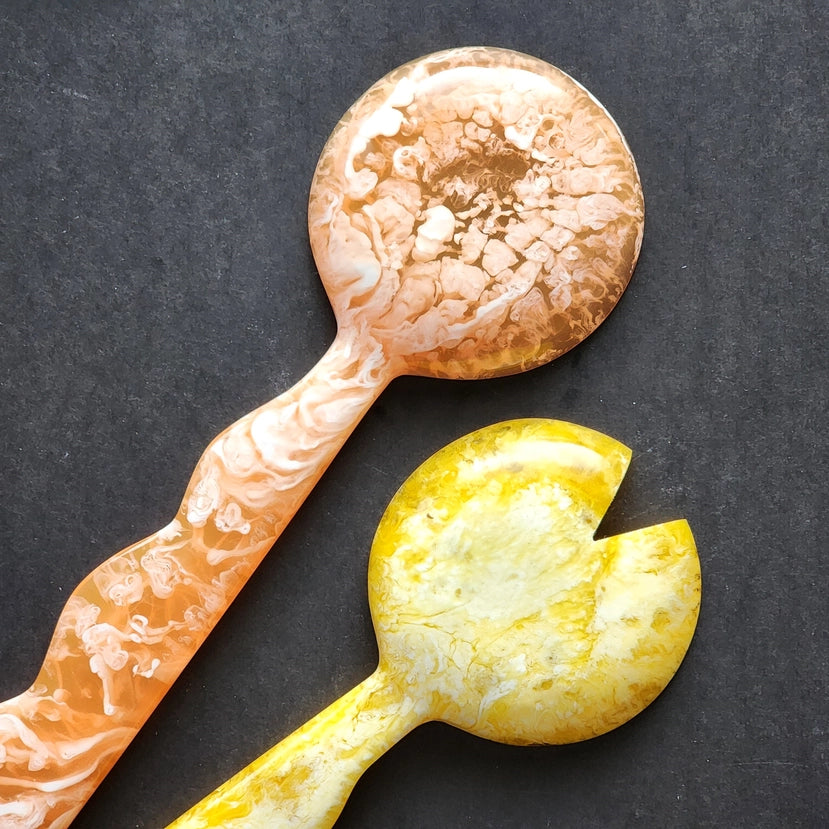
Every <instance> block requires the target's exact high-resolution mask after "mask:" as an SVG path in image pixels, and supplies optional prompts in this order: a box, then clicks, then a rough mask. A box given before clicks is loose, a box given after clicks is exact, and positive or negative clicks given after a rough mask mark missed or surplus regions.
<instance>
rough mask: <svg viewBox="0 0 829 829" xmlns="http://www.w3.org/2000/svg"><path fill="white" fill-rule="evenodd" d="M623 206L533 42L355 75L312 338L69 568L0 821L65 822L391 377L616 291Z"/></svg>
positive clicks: (608, 156)
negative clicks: (99, 545) (272, 392)
mask: <svg viewBox="0 0 829 829" xmlns="http://www.w3.org/2000/svg"><path fill="white" fill-rule="evenodd" d="M642 220H643V205H642V194H641V188H640V184H639V178H638V175H637V172H636V167H635V164H634V162H633V159H632V157H631V155H630V152H629V150H628V147H627V145H626V143H625V141H624V139H623V137H622V136H621V134H620V133H619V130H618V128H617V127H616V125H615V124H614V122H613V120H612V119H611V118H610V116H609V115H608V114H607V113H606V112H605V110H604V109H603V108H602V107H601V106H600V105H599V104H598V103H597V102H596V100H595V99H594V98H592V97H591V96H590V94H589V93H588V92H586V91H585V90H584V89H583V88H582V87H581V86H579V85H578V84H577V83H576V82H575V81H573V80H572V79H571V78H570V77H568V76H567V75H565V74H564V73H563V72H561V71H560V70H558V69H556V68H555V67H553V66H550V65H549V64H547V63H544V62H543V61H540V60H537V59H535V58H531V57H528V56H526V55H521V54H518V53H515V52H511V51H506V50H502V49H490V48H462V49H456V50H452V51H448V52H441V53H438V54H435V55H430V56H427V57H425V58H423V59H421V60H418V61H414V62H413V63H409V64H406V65H405V66H403V67H401V68H399V69H397V70H395V71H393V72H392V73H390V74H389V75H387V76H386V77H385V78H383V79H382V80H381V81H379V82H378V83H377V84H375V85H374V86H373V87H372V88H371V89H369V91H368V92H366V93H365V95H363V97H362V98H360V100H358V101H357V103H355V104H354V106H353V107H352V108H351V109H350V110H349V111H348V112H347V113H346V115H345V116H344V117H343V119H342V120H341V121H340V123H339V124H338V125H337V127H336V128H335V130H334V132H333V134H332V135H331V138H330V139H329V141H328V143H327V144H326V146H325V148H324V149H323V152H322V155H321V158H320V161H319V164H318V167H317V170H316V173H315V176H314V181H313V184H312V188H311V196H310V205H309V231H310V238H311V246H312V249H313V252H314V256H315V259H316V262H317V265H318V268H319V271H320V275H321V277H322V280H323V282H324V284H325V288H326V291H327V293H328V296H329V298H330V300H331V303H332V305H333V307H334V311H335V314H336V317H337V325H338V332H337V336H336V339H335V341H334V343H333V345H332V346H331V348H330V349H329V350H328V352H327V353H326V354H325V355H324V356H323V358H322V359H321V360H320V362H319V363H318V364H317V366H316V367H315V368H314V369H313V370H312V371H311V372H310V373H309V374H308V375H307V376H306V377H305V378H304V379H303V380H301V381H300V382H299V383H298V384H297V385H296V386H294V387H293V388H291V389H289V390H288V391H287V392H285V393H284V394H282V395H281V396H279V397H277V398H276V399H275V400H272V401H271V402H269V403H266V404H265V405H264V406H262V407H260V408H259V409H257V410H255V411H253V412H251V413H250V414H248V415H246V416H245V417H243V418H242V419H241V420H239V421H237V422H236V423H235V424H233V425H232V426H230V427H229V428H228V429H226V430H225V431H224V432H223V433H222V434H220V435H219V436H218V437H217V438H216V439H215V440H214V441H213V442H212V443H211V444H210V445H209V446H208V447H207V449H206V450H205V452H204V454H203V456H202V457H201V459H200V460H199V463H198V465H197V467H196V470H195V472H194V474H193V477H192V479H191V481H190V483H189V485H188V487H187V490H186V492H185V494H184V499H183V502H182V504H181V507H180V509H179V511H178V513H177V514H176V517H175V518H174V519H173V521H172V522H171V523H170V524H168V525H167V526H166V527H164V528H163V529H162V530H160V531H158V532H157V533H155V534H154V535H152V536H150V537H148V538H146V539H144V540H143V541H140V542H138V543H136V544H134V545H132V546H131V547H128V548H127V549H125V550H123V551H121V552H120V553H118V554H116V555H115V556H113V557H112V558H110V559H109V560H108V561H107V562H105V563H104V564H102V565H100V566H99V567H97V568H96V569H95V570H94V571H93V572H92V573H90V575H89V576H87V577H86V578H85V579H84V580H83V582H82V583H81V584H80V585H79V586H78V587H77V588H76V590H75V591H74V593H73V594H72V596H71V597H70V599H69V601H68V602H67V604H66V607H65V608H64V610H63V612H62V614H61V616H60V618H59V620H58V623H57V627H56V630H55V633H54V637H53V639H52V642H51V645H50V646H49V650H48V652H47V654H46V658H45V661H44V664H43V667H42V668H41V670H40V672H39V674H38V676H37V678H36V679H35V682H34V683H33V684H32V686H31V687H30V688H29V690H28V691H26V692H24V693H23V694H21V695H19V696H17V697H14V698H13V699H11V700H8V701H7V702H5V703H2V704H0V824H2V825H3V826H4V827H7V826H8V827H26V829H34V827H38V826H44V825H48V826H52V827H65V826H68V825H69V823H70V822H71V820H72V819H73V817H74V816H75V815H76V814H77V812H78V811H79V810H80V808H81V807H82V806H83V804H84V803H85V802H86V800H87V799H88V798H89V796H90V795H91V794H92V792H93V791H94V789H95V787H96V786H97V785H98V783H99V782H100V781H101V779H102V778H103V777H104V775H105V774H106V773H107V771H109V769H110V768H111V767H112V765H113V764H114V763H115V761H116V760H117V758H118V757H119V756H120V754H121V753H122V752H123V750H124V749H125V748H126V746H127V745H128V744H129V742H130V740H131V739H132V738H133V736H134V735H135V733H136V732H137V730H138V729H139V728H140V727H141V725H142V724H143V723H144V722H145V721H146V719H147V717H148V716H149V715H150V714H151V713H152V711H153V709H154V708H155V706H156V705H157V704H158V702H159V700H160V699H161V697H162V696H163V695H164V694H165V692H166V691H167V690H168V689H169V687H170V686H171V685H172V683H173V682H174V681H175V679H176V677H177V676H178V675H179V674H180V673H181V671H182V669H183V668H184V666H185V665H186V664H187V662H188V661H189V660H190V658H191V657H192V656H193V654H194V653H195V652H196V650H197V649H198V647H199V645H201V643H202V642H203V641H204V639H205V637H206V636H207V634H208V633H209V632H210V630H211V629H212V628H213V626H214V625H215V624H216V622H217V621H218V620H219V618H220V617H221V615H222V613H223V612H224V611H225V610H226V609H227V607H228V606H229V605H230V603H231V602H232V601H233V599H234V597H235V596H236V594H237V593H238V592H239V590H240V589H241V587H242V586H243V585H244V583H245V581H246V580H247V578H248V577H249V576H250V574H251V573H252V572H253V570H254V569H255V568H256V566H257V564H259V562H260V561H261V560H262V558H263V556H264V555H265V553H266V552H267V551H268V550H269V549H270V547H271V546H272V545H273V543H274V541H275V540H276V538H277V537H278V536H279V534H280V532H281V531H282V529H283V528H284V527H285V525H286V524H287V523H288V521H289V520H290V519H291V517H292V516H293V515H294V513H295V512H296V510H297V508H298V507H299V505H300V504H301V503H302V501H303V500H304V499H305V497H306V496H307V495H308V493H309V492H310V490H311V489H312V488H313V486H314V484H315V483H316V482H317V480H319V478H320V476H321V475H322V473H323V472H324V470H325V469H326V467H327V466H328V464H329V463H330V462H331V460H332V459H333V457H334V456H335V454H336V453H337V451H338V450H339V448H340V446H342V444H343V443H344V441H345V440H346V438H347V437H348V435H349V434H350V433H351V431H352V430H353V429H354V427H355V426H356V425H357V423H358V422H359V420H360V418H361V417H362V416H363V415H364V414H365V412H366V411H367V410H368V408H369V407H370V406H371V404H372V402H373V401H374V400H375V398H376V397H377V396H378V395H379V393H380V392H381V391H382V390H383V388H385V386H386V385H387V384H388V383H389V381H390V380H392V379H393V378H394V377H396V376H398V375H401V374H418V375H426V376H434V377H455V378H481V377H494V376H499V375H504V374H510V373H514V372H518V371H523V370H525V369H528V368H532V367H534V366H538V365H541V364H543V363H546V362H548V361H549V360H551V359H553V358H554V357H556V356H558V355H560V354H562V353H563V352H565V351H567V350H568V349H570V348H572V347H573V346H574V345H576V344H577V343H578V342H580V341H581V340H582V339H583V338H584V337H586V336H587V335H588V334H589V333H590V332H591V331H593V330H594V329H595V328H596V326H597V325H599V324H600V323H601V322H602V320H604V318H605V317H606V316H607V314H608V313H609V312H610V311H611V309H612V308H613V306H614V305H615V303H616V301H617V300H618V299H619V297H620V296H621V294H622V292H623V290H624V289H625V287H626V285H627V283H628V280H629V279H630V276H631V273H632V271H633V267H634V265H635V262H636V258H637V255H638V252H639V246H640V243H641V239H642Z"/></svg>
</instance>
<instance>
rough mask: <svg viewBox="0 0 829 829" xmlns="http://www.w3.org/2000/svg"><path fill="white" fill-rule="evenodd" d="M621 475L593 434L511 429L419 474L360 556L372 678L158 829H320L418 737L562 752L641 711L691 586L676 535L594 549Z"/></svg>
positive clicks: (692, 606)
mask: <svg viewBox="0 0 829 829" xmlns="http://www.w3.org/2000/svg"><path fill="white" fill-rule="evenodd" d="M629 460H630V451H629V450H628V449H627V448H626V447H624V446H622V445H621V444H619V443H617V442H616V441H614V440H612V439H611V438H609V437H606V436H605V435H602V434H599V433H598V432H594V431H591V430H590V429H586V428H583V427H580V426H575V425H573V424H569V423H562V422H559V421H552V420H519V421H512V422H508V423H502V424H497V425H495V426H490V427H488V428H485V429H481V430H479V431H478V432H474V433H473V434H471V435H467V436H466V437H464V438H461V439H460V440H458V441H456V442H454V443H452V444H450V445H449V446H448V447H446V448H444V449H442V450H441V451H440V452H438V453H437V454H436V455H434V456H433V457H432V458H430V459H429V460H428V461H426V463H424V464H423V465H422V466H421V467H420V468H419V469H418V470H417V471H416V472H415V473H414V474H413V475H412V476H411V477H410V478H409V479H408V480H407V481H406V482H405V483H404V485H403V486H402V487H401V489H400V490H399V491H398V493H397V494H396V495H395V497H394V498H393V500H392V501H391V503H390V504H389V506H388V508H387V510H386V512H385V514H384V515H383V518H382V520H381V521H380V525H379V528H378V530H377V534H376V535H375V538H374V543H373V545H372V549H371V557H370V561H369V576H368V587H369V602H370V605H371V614H372V619H373V621H374V628H375V632H376V635H377V641H378V645H379V651H380V661H379V665H378V668H377V670H376V671H375V672H374V673H373V674H372V675H371V676H370V677H369V678H368V679H366V680H365V681H364V682H362V683H361V684H360V685H358V686H357V687H356V688H355V689H354V690H352V691H350V692H349V693H347V694H346V695H345V696H344V697H342V698H341V699H339V700H338V701H336V702H335V703H333V705H331V706H330V707H328V708H327V709H326V710H325V711H323V712H322V713H321V714H319V715H318V716H316V717H315V718H314V719H312V720H311V721H310V722H308V723H307V724H306V725H304V726H302V727H301V728H300V729H299V730H297V731H296V732H294V733H293V734H291V735H290V736H289V737H287V738H285V739H284V740H283V741H282V742H281V743H279V744H278V745H277V746H276V747H275V748H273V749H271V750H270V751H269V752H267V753H266V754H264V755H262V756H261V757H260V758H259V759H258V760H255V761H254V762H253V763H252V764H251V765H250V766H249V767H248V768H246V769H245V770H243V771H242V772H240V773H239V774H238V775H237V776H236V777H234V778H232V779H231V780H229V781H228V782H227V783H225V784H223V785H222V786H220V787H219V788H218V789H216V791H215V792H213V794H211V795H208V797H206V798H205V799H204V800H203V801H201V802H200V803H199V804H197V805H196V806H194V807H193V809H191V810H190V811H189V812H187V813H186V814H185V815H183V816H182V817H181V818H179V819H178V820H177V821H175V822H174V823H173V824H171V825H170V827H169V829H207V827H223V828H224V829H279V827H306V829H323V827H330V826H332V825H333V824H334V822H335V821H336V819H337V816H338V815H339V814H340V811H341V810H342V808H343V806H344V804H345V801H346V799H347V798H348V795H349V793H350V792H351V790H352V789H353V787H354V785H355V784H356V782H357V780H358V779H359V777H360V775H361V774H362V773H363V771H365V769H366V768H367V767H368V766H369V765H370V764H371V763H372V762H374V761H375V760H376V759H377V758H378V757H379V756H380V755H381V754H382V753H383V752H385V751H386V750H387V749H389V748H390V747H391V746H392V745H393V744H394V743H395V742H397V740H399V739H400V738H402V737H403V736H405V735H406V734H407V733H408V732H409V731H410V730H411V729H412V728H414V727H415V726H417V725H420V724H421V723H424V722H427V721H429V720H441V721H443V722H447V723H450V724H452V725H455V726H457V727H458V728H462V729H464V730H466V731H470V732H472V733H473V734H477V735H479V736H481V737H486V738H489V739H492V740H498V741H500V742H505V743H514V744H528V743H570V742H575V741H578V740H584V739H587V738H590V737H594V736H596V735H598V734H602V733H604V732H606V731H608V730H610V729H612V728H615V727H616V726H618V725H621V724H622V723H624V722H626V721H627V720H629V719H630V718H631V717H633V716H634V715H635V714H637V713H638V712H639V711H641V710H642V709H643V708H644V707H645V706H646V705H648V704H649V703H650V702H651V701H652V700H653V699H654V698H655V697H656V696H657V695H658V694H659V693H660V692H661V691H662V689H663V688H664V687H665V685H667V683H668V682H669V680H670V679H671V677H672V676H673V675H674V673H675V671H676V670H677V668H678V666H679V664H680V662H681V661H682V659H683V657H684V655H685V652H686V650H687V648H688V645H689V644H690V641H691V637H692V635H693V632H694V629H695V626H696V621H697V615H698V612H699V602H700V584H701V583H700V569H699V560H698V558H697V554H696V549H695V546H694V540H693V537H692V535H691V531H690V528H689V527H688V524H687V523H686V522H685V521H674V522H671V523H667V524H659V525H656V526H651V527H647V528H644V529H640V530H635V531H633V532H629V533H625V534H622V535H617V536H612V537H610V538H603V539H600V540H598V541H597V540H594V538H593V534H594V532H595V530H596V528H597V527H598V525H599V521H600V520H601V518H602V516H603V515H604V513H605V510H606V509H607V507H608V506H609V504H610V502H611V500H612V499H613V496H614V495H615V493H616V490H617V489H618V487H619V484H620V483H621V480H622V477H623V475H624V473H625V470H626V469H627V466H628V463H629Z"/></svg>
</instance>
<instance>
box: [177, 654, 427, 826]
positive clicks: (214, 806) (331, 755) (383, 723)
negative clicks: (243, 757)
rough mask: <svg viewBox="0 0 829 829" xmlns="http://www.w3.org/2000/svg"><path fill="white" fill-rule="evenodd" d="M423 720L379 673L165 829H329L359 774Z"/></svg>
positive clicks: (398, 691)
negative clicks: (286, 827)
mask: <svg viewBox="0 0 829 829" xmlns="http://www.w3.org/2000/svg"><path fill="white" fill-rule="evenodd" d="M407 703H408V704H407ZM421 721H422V718H421V716H420V715H419V714H417V713H416V712H415V706H414V705H413V704H411V700H407V699H406V698H405V696H404V695H403V694H402V693H401V691H400V688H399V686H398V685H396V684H394V683H392V682H389V681H388V678H387V675H385V674H384V672H383V671H382V669H378V670H377V671H376V672H375V673H374V674H372V675H371V676H370V677H369V678H368V679H366V680H365V681H363V682H362V683H360V684H359V685H358V686H357V687H356V688H354V689H353V690H351V691H349V692H348V693H347V694H345V696H343V697H340V699H338V700H337V701H336V702H335V703H333V704H332V705H330V706H328V708H326V709H325V710H324V711H323V712H322V713H320V714H317V716H316V717H314V718H313V719H312V720H309V721H308V722H307V723H306V724H305V725H303V726H302V727H301V728H299V729H297V730H296V731H294V733H293V734H291V735H290V736H288V737H286V738H285V739H284V740H282V742H281V743H279V744H277V745H276V746H274V747H273V748H272V749H270V750H269V751H267V752H265V753H264V754H262V755H261V756H260V757H258V758H257V759H256V760H254V761H253V762H252V763H251V764H250V765H249V766H248V767H247V768H245V769H243V770H242V771H240V772H239V773H238V774H237V775H235V776H234V777H232V778H231V779H230V780H228V781H227V782H225V783H223V784H222V785H221V786H219V787H218V788H217V789H215V790H214V791H213V792H212V793H211V794H209V795H208V796H207V797H205V798H204V800H202V801H200V802H199V803H197V804H196V805H195V806H193V808H192V809H190V810H189V811H188V812H186V813H185V814H183V815H182V816H181V817H180V818H178V820H176V821H174V822H173V823H171V824H170V825H169V827H167V829H207V827H222V829H256V828H257V827H262V829H265V827H269V829H270V828H274V829H275V827H281V826H296V827H308V829H325V828H326V827H330V826H333V825H334V823H335V821H336V820H337V818H338V817H339V815H340V812H341V811H342V809H343V806H344V805H345V802H346V800H347V798H348V796H349V794H350V793H351V790H352V789H353V788H354V786H355V785H356V783H357V781H358V780H359V778H360V776H361V775H362V773H363V772H364V771H365V770H366V769H367V768H368V767H369V766H370V765H371V764H372V763H373V762H374V761H375V760H376V759H377V758H378V757H380V756H381V755H382V754H383V753H384V752H385V751H387V750H388V749H389V748H391V747H392V746H393V745H394V744H395V743H396V742H397V741H398V740H400V739H401V738H402V737H404V736H405V735H406V734H407V733H408V732H409V731H411V730H412V728H414V727H415V726H416V725H418V724H419V723H420V722H421Z"/></svg>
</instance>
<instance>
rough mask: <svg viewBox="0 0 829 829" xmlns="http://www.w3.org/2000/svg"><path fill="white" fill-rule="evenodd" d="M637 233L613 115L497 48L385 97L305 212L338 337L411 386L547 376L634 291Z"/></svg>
mask: <svg viewBox="0 0 829 829" xmlns="http://www.w3.org/2000/svg"><path fill="white" fill-rule="evenodd" d="M642 220H643V203H642V191H641V187H640V183H639V177H638V174H637V172H636V166H635V164H634V162H633V158H632V157H631V154H630V152H629V150H628V148H627V145H626V143H625V141H624V139H623V137H622V135H621V134H620V132H619V130H618V128H617V127H616V124H615V123H614V122H613V120H612V119H611V118H610V116H609V115H608V114H607V112H606V111H605V110H604V109H603V108H602V107H601V105H600V104H599V103H598V102H597V101H596V100H595V99H594V98H593V97H592V96H591V95H590V94H589V93H588V92H587V91H586V90H585V89H584V88H583V87H581V86H579V85H578V84H577V83H576V82H575V81H574V80H573V79H572V78H570V77H569V76H568V75H566V74H564V73H563V72H562V71H560V70H559V69H556V68H555V67H553V66H550V65H549V64H547V63H544V62H543V61H540V60H538V59H536V58H532V57H529V56H527V55H522V54H518V53H516V52H511V51H507V50H504V49H484V48H480V49H470V48H464V49H456V50H452V51H447V52H440V53H437V54H435V55H431V56H428V57H426V58H423V59H421V60H419V61H415V62H414V63H410V64H406V65H405V66H402V67H400V68H399V69H397V70H396V71H394V72H392V73H391V74H390V75H388V76H387V77H385V78H383V80H381V81H380V82H379V83H377V84H376V85H375V86H374V87H372V88H371V89H370V90H369V91H368V92H367V93H366V94H365V95H364V96H363V97H362V98H361V99H360V100H359V101H358V102H357V103H356V104H355V105H354V106H353V107H352V109H351V110H350V111H349V113H348V114H347V115H346V117H345V118H343V120H342V121H341V122H340V124H339V125H338V127H337V129H336V130H334V133H333V134H332V136H331V138H330V140H329V142H328V144H327V145H326V147H325V149H324V150H323V153H322V156H321V158H320V162H319V166H318V168H317V174H316V177H315V182H314V187H313V190H312V193H311V200H310V212H309V226H310V235H311V244H312V247H313V250H314V256H315V258H316V260H317V263H318V265H319V268H320V273H321V275H322V277H323V279H324V281H325V284H326V287H327V289H328V292H329V295H330V298H331V302H332V304H333V306H334V308H335V311H336V314H337V318H338V319H339V321H340V323H341V324H345V325H348V326H349V327H354V328H356V329H357V330H360V331H361V333H362V334H364V335H365V336H366V337H370V338H371V339H374V340H376V341H377V342H378V343H380V344H381V346H382V347H383V349H384V350H385V351H386V353H387V355H389V357H392V355H393V357H394V358H395V359H397V360H399V361H400V362H401V363H402V366H403V367H402V368H401V369H400V370H401V371H406V372H413V373H421V374H430V375H439V376H448V377H460V376H463V377H469V376H472V377H480V376H485V375H492V374H506V373H509V372H513V371H517V370H521V369H524V368H528V367H531V366H535V365H539V364H541V363H544V362H547V361H548V360H550V359H552V358H554V357H556V356H557V355H559V354H561V353H563V352H564V351H566V350H567V349H569V348H571V347H572V346H573V345H575V344H576V343H577V342H579V341H580V340H582V339H583V338H584V337H585V336H587V334H589V333H590V332H591V331H592V330H593V329H594V328H595V327H596V326H597V325H599V323H601V322H602V320H604V319H605V317H606V316H607V314H608V313H609V312H610V310H611V309H612V308H613V306H614V304H615V303H616V301H617V300H618V299H619V297H620V295H621V294H622V291H623V290H624V288H625V286H626V285H627V283H628V280H629V279H630V276H631V273H632V272H633V267H634V265H635V263H636V258H637V256H638V253H639V246H640V243H641V240H642ZM345 285H347V286H348V287H349V290H348V291H347V293H346V294H343V293H342V288H343V286H345Z"/></svg>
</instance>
